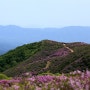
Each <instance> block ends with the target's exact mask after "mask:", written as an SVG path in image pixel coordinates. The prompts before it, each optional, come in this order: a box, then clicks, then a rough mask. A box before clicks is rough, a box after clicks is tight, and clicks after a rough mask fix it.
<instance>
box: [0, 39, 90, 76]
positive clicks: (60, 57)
mask: <svg viewBox="0 0 90 90" xmlns="http://www.w3.org/2000/svg"><path fill="white" fill-rule="evenodd" d="M72 50H73V51H72ZM89 60H90V44H85V43H82V42H75V43H64V42H56V41H51V40H43V41H40V42H35V43H31V44H26V45H23V46H20V47H17V48H16V49H15V50H12V51H9V52H8V53H6V54H4V55H2V56H0V72H2V73H4V74H6V75H8V76H16V75H20V74H22V73H25V72H33V71H35V72H37V73H38V74H40V73H44V72H48V71H49V72H51V73H58V72H59V73H62V72H65V73H66V72H70V71H74V70H77V69H79V70H85V69H87V68H88V69H90V63H89Z"/></svg>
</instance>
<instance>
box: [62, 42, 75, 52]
mask: <svg viewBox="0 0 90 90" xmlns="http://www.w3.org/2000/svg"><path fill="white" fill-rule="evenodd" d="M63 46H64V47H65V48H67V49H68V50H69V51H70V52H71V53H73V52H74V50H73V49H71V48H69V47H67V46H66V44H63Z"/></svg>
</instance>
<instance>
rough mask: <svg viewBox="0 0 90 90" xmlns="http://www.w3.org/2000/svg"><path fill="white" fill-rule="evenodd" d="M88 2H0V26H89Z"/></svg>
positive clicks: (83, 0)
mask: <svg viewBox="0 0 90 90" xmlns="http://www.w3.org/2000/svg"><path fill="white" fill-rule="evenodd" d="M89 10H90V0H63V1H62V0H1V1H0V25H16V26H20V27H25V28H46V27H52V28H55V27H56V28H61V27H67V26H90V12H89Z"/></svg>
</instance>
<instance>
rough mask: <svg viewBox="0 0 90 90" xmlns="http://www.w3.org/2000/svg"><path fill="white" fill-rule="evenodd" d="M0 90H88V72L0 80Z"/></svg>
mask: <svg viewBox="0 0 90 90" xmlns="http://www.w3.org/2000/svg"><path fill="white" fill-rule="evenodd" d="M0 90H90V71H88V70H86V71H83V72H81V71H79V70H77V71H74V72H70V73H67V74H59V75H55V74H52V75H50V74H47V75H38V76H30V75H29V73H25V74H23V76H20V77H14V78H12V79H10V80H0Z"/></svg>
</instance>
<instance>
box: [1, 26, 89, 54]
mask: <svg viewBox="0 0 90 90" xmlns="http://www.w3.org/2000/svg"><path fill="white" fill-rule="evenodd" d="M89 38H90V27H80V26H70V27H64V28H42V29H40V28H21V27H18V26H14V25H9V26H0V53H1V54H2V53H5V52H7V51H8V50H10V49H14V48H16V47H17V46H21V45H23V44H27V43H32V42H35V41H40V40H44V39H49V40H55V41H59V42H86V43H90V39H89ZM2 44H3V45H2Z"/></svg>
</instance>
